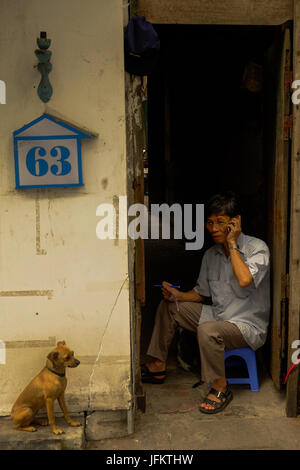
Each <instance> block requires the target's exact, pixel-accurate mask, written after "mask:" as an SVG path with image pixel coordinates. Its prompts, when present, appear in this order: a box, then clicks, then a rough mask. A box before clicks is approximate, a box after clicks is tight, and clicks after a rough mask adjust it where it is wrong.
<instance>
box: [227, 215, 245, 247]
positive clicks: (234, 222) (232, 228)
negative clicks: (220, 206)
mask: <svg viewBox="0 0 300 470" xmlns="http://www.w3.org/2000/svg"><path fill="white" fill-rule="evenodd" d="M227 227H228V235H227V237H226V240H227V243H228V245H233V244H235V243H236V242H237V239H238V238H239V236H240V234H241V232H242V227H241V216H240V215H238V216H237V217H233V218H232V219H231V220H230V221H229V222H228V225H227Z"/></svg>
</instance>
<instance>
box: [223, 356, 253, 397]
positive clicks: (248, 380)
mask: <svg viewBox="0 0 300 470" xmlns="http://www.w3.org/2000/svg"><path fill="white" fill-rule="evenodd" d="M230 356H239V357H241V358H242V359H244V361H245V362H246V364H247V369H248V375H249V377H247V378H244V377H243V378H242V377H241V378H240V379H239V378H235V379H227V382H228V383H229V384H249V385H250V388H251V391H252V392H259V384H258V377H257V365H256V356H255V351H253V349H251V348H249V347H246V348H239V349H226V350H225V361H226V359H228V357H230Z"/></svg>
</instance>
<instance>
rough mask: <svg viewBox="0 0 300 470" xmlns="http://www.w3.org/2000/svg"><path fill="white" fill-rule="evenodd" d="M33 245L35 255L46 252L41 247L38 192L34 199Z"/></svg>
mask: <svg viewBox="0 0 300 470" xmlns="http://www.w3.org/2000/svg"><path fill="white" fill-rule="evenodd" d="M35 245H36V254H37V255H46V254H47V252H46V250H44V249H42V248H41V208H40V200H39V193H38V192H37V196H36V200H35Z"/></svg>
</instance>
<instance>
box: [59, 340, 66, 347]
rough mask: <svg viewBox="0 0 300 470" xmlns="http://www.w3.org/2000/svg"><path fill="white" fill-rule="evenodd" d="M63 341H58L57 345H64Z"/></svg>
mask: <svg viewBox="0 0 300 470" xmlns="http://www.w3.org/2000/svg"><path fill="white" fill-rule="evenodd" d="M65 344H66V342H65V341H58V343H57V346H65Z"/></svg>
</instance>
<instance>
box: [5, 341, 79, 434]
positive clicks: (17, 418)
mask: <svg viewBox="0 0 300 470" xmlns="http://www.w3.org/2000/svg"><path fill="white" fill-rule="evenodd" d="M79 364H80V362H79V361H78V359H75V357H74V352H73V351H71V350H70V349H69V348H67V346H66V343H65V342H64V341H59V342H58V343H57V347H56V348H55V349H53V351H51V352H50V353H49V354H48V356H47V362H46V366H45V367H44V369H42V370H41V372H40V373H39V374H38V375H37V376H36V377H35V378H34V379H32V381H31V382H30V383H29V384H28V385H27V387H26V388H25V390H23V392H22V393H21V395H20V396H19V397H18V398H17V400H16V402H15V404H14V406H13V407H12V410H11V419H12V420H13V422H14V425H15V428H16V429H20V430H22V431H36V428H35V427H34V426H31V424H39V425H41V426H47V424H50V426H51V428H52V431H53V432H54V434H62V433H63V431H62V430H61V429H57V427H56V426H55V417H54V401H55V400H56V399H57V400H58V403H59V406H60V408H61V410H62V412H63V414H64V417H65V419H66V421H67V423H68V424H69V425H70V426H80V423H77V422H75V421H73V420H72V419H71V418H70V416H69V413H68V410H67V407H66V403H65V398H64V392H65V389H66V386H67V379H66V377H65V368H66V367H77V366H78V365H79ZM44 407H46V409H47V414H48V421H47V420H41V419H36V418H35V415H36V413H37V412H38V411H39V410H40V409H41V408H44Z"/></svg>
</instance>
